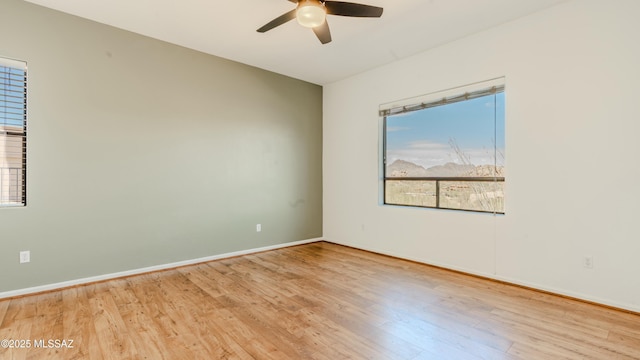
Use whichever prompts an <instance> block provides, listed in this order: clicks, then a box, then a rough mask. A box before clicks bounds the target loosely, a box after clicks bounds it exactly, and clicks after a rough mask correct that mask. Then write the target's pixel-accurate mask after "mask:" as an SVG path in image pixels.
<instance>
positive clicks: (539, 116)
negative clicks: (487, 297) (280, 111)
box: [323, 0, 640, 311]
mask: <svg viewBox="0 0 640 360" xmlns="http://www.w3.org/2000/svg"><path fill="white" fill-rule="evenodd" d="M639 14H640V1H636V0H627V1H624V0H615V1H602V0H593V1H572V2H569V3H564V4H561V5H559V6H556V7H553V8H550V9H548V10H545V11H543V12H540V13H536V14H533V15H531V16H528V17H525V18H522V19H519V20H516V21H513V22H510V23H507V24H504V25H502V26H499V27H496V28H493V29H490V30H488V31H485V32H482V33H479V34H476V35H474V36H471V37H467V38H464V39H460V40H458V41H456V42H454V43H450V44H447V45H444V46H441V47H439V48H436V49H433V50H431V51H427V52H425V53H422V54H419V55H417V56H414V57H412V58H409V59H406V60H403V61H398V62H395V63H392V64H389V65H387V66H384V67H381V68H378V69H374V70H371V71H369V72H366V73H363V74H360V75H358V76H355V77H352V78H349V79H346V80H343V81H340V82H336V83H333V84H330V85H327V86H325V88H324V155H323V156H324V175H323V176H324V236H325V238H326V239H327V240H329V241H334V242H337V243H341V244H346V245H349V246H354V247H359V248H364V249H369V250H374V251H378V252H382V253H387V254H392V255H396V256H400V257H404V258H409V259H413V260H418V261H422V262H426V263H430V264H435V265H441V266H445V267H449V268H453V269H459V270H463V271H467V272H470V273H475V274H480V275H484V276H490V277H493V278H497V279H503V280H508V281H511V282H514V283H518V284H524V285H528V286H533V287H537V288H540V289H544V290H551V291H554V292H557V293H562V294H566V295H571V296H576V297H579V298H583V299H587V300H593V301H597V302H600V303H604V304H609V305H613V306H618V307H622V308H626V309H630V310H635V311H640V260H638V259H636V258H637V257H640V231H639V230H638V227H639V226H640V221H638V219H639V218H640V186H639V185H638V178H640V165H639V163H640V162H639V160H638V155H640V145H638V135H639V134H640V106H639V105H638V103H639V102H640V100H639V99H638V97H639V95H640V91H639V90H638V86H639V85H640V37H639V34H640V21H638V15H639ZM499 76H505V77H506V99H507V100H506V107H507V108H506V115H507V132H506V137H507V139H506V142H507V151H506V152H507V155H506V157H507V175H506V176H507V191H506V202H507V203H506V215H504V216H497V217H494V216H492V215H485V214H477V213H466V212H453V211H444V210H431V209H415V208H402V207H391V206H381V205H379V203H378V192H379V186H380V181H379V178H380V174H379V171H378V169H379V162H380V159H379V146H380V144H379V140H378V139H379V122H380V120H379V118H378V116H377V110H378V106H379V105H380V104H382V103H386V102H390V101H394V100H398V99H402V98H407V97H412V96H417V95H421V94H426V93H430V92H434V91H438V90H443V89H448V88H451V87H455V86H460V85H465V84H469V83H473V82H477V81H481V80H486V79H491V78H495V77H499ZM585 256H593V257H594V264H595V266H594V268H593V269H585V268H584V267H583V266H582V261H583V258H584V257H585Z"/></svg>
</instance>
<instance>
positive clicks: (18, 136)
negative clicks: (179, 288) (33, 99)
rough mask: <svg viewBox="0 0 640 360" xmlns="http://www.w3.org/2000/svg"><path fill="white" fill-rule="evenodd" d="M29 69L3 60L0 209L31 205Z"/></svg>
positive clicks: (0, 77) (0, 81) (0, 74)
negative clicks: (28, 127)
mask: <svg viewBox="0 0 640 360" xmlns="http://www.w3.org/2000/svg"><path fill="white" fill-rule="evenodd" d="M26 157H27V66H26V64H25V63H24V62H21V61H16V60H10V59H4V58H0V206H16V205H17V206H19V205H23V206H24V205H26V204H27V189H26V184H27V158H26Z"/></svg>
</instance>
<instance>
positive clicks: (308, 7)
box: [296, 0, 327, 28]
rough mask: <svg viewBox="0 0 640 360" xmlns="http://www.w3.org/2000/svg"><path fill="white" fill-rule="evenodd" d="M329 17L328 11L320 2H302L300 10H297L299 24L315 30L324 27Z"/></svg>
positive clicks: (299, 6) (309, 0)
mask: <svg viewBox="0 0 640 360" xmlns="http://www.w3.org/2000/svg"><path fill="white" fill-rule="evenodd" d="M326 17H327V10H326V8H325V7H324V4H322V3H321V2H320V1H317V0H300V2H298V9H297V10H296V19H297V20H298V24H300V25H302V26H304V27H308V28H314V27H317V26H320V25H322V24H323V23H324V22H325V19H326Z"/></svg>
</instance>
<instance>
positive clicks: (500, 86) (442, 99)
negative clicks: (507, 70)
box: [379, 78, 504, 117]
mask: <svg viewBox="0 0 640 360" xmlns="http://www.w3.org/2000/svg"><path fill="white" fill-rule="evenodd" d="M500 92H504V78H497V79H493V80H488V81H483V82H479V83H475V84H471V85H467V86H463V87H458V88H453V89H449V90H445V91H438V92H437V93H433V94H427V95H422V96H418V97H415V98H410V99H404V100H399V101H395V102H393V103H388V104H383V105H380V110H379V116H380V117H385V116H392V115H398V114H403V113H408V112H412V111H418V110H422V109H427V108H431V107H436V106H441V105H447V104H452V103H456V102H460V101H467V100H471V99H475V98H479V97H482V96H487V95H492V94H496V93H500Z"/></svg>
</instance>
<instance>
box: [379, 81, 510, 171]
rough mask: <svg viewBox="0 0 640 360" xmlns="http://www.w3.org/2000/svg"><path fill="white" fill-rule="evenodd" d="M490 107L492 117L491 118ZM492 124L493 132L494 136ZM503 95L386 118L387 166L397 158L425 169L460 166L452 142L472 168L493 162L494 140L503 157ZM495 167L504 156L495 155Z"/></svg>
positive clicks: (502, 163) (458, 157) (500, 163)
mask: <svg viewBox="0 0 640 360" xmlns="http://www.w3.org/2000/svg"><path fill="white" fill-rule="evenodd" d="M494 108H495V109H496V116H495V119H494ZM494 121H495V122H496V133H495V134H494ZM504 129H505V115H504V92H502V93H499V94H496V95H489V96H483V97H480V98H476V99H472V100H468V101H463V102H458V103H453V104H449V105H444V106H437V107H433V108H429V109H424V110H420V111H414V112H410V113H407V114H401V115H395V116H389V117H387V164H389V165H390V164H391V163H393V162H394V161H395V160H398V159H401V160H406V161H410V162H412V163H415V164H418V165H421V166H423V167H425V168H429V167H431V166H435V165H442V164H446V163H448V162H454V163H462V162H463V161H462V160H461V159H460V156H458V155H457V154H456V153H455V151H453V148H452V146H451V144H450V142H451V141H452V140H453V141H455V142H456V143H457V144H458V146H459V147H460V148H461V149H462V151H463V153H464V154H465V156H466V157H467V158H468V159H469V160H470V161H471V163H473V164H475V165H486V164H493V163H494V139H497V148H498V152H501V153H502V154H504V136H505V135H504ZM497 158H498V165H504V156H503V155H498V157H497Z"/></svg>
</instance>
